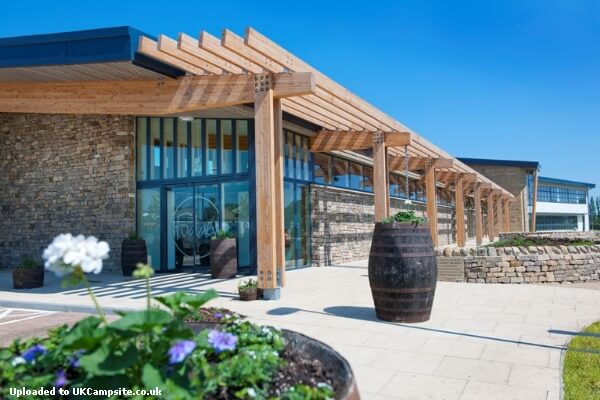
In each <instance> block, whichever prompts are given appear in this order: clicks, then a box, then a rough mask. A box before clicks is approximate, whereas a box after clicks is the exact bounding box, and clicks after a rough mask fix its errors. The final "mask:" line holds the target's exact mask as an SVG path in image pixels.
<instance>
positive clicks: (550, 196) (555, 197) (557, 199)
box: [537, 185, 587, 204]
mask: <svg viewBox="0 0 600 400" xmlns="http://www.w3.org/2000/svg"><path fill="white" fill-rule="evenodd" d="M537 200H538V201H542V202H547V203H570V204H585V203H586V200H587V191H586V190H584V189H574V188H566V187H558V186H547V185H540V186H539V187H538V198H537Z"/></svg>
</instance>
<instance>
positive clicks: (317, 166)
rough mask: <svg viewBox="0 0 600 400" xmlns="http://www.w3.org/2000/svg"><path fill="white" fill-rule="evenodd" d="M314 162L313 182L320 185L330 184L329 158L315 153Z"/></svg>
mask: <svg viewBox="0 0 600 400" xmlns="http://www.w3.org/2000/svg"><path fill="white" fill-rule="evenodd" d="M313 160H314V172H313V175H314V182H315V183H320V184H322V185H329V184H331V183H332V182H331V156H329V155H327V154H323V153H315V154H314V155H313Z"/></svg>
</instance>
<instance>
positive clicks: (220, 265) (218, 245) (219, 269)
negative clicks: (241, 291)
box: [210, 239, 237, 279]
mask: <svg viewBox="0 0 600 400" xmlns="http://www.w3.org/2000/svg"><path fill="white" fill-rule="evenodd" d="M210 274H211V276H212V278H213V279H229V278H235V276H236V275H237V246H236V239H213V240H211V241H210Z"/></svg>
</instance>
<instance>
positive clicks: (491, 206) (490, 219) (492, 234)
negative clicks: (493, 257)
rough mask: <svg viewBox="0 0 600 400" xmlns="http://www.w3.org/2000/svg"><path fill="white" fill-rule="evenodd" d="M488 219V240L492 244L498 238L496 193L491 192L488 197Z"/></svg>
mask: <svg viewBox="0 0 600 400" xmlns="http://www.w3.org/2000/svg"><path fill="white" fill-rule="evenodd" d="M487 214H488V215H487V217H488V239H489V240H490V242H493V241H494V238H495V237H496V234H495V231H494V224H495V222H494V191H493V190H492V191H490V192H489V194H488V195H487Z"/></svg>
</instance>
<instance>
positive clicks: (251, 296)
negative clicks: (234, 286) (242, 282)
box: [238, 288, 258, 301]
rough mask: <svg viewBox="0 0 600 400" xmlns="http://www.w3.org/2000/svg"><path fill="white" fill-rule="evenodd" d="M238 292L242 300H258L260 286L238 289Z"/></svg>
mask: <svg viewBox="0 0 600 400" xmlns="http://www.w3.org/2000/svg"><path fill="white" fill-rule="evenodd" d="M238 293H239V294H240V300H242V301H252V300H258V288H246V289H238Z"/></svg>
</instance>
